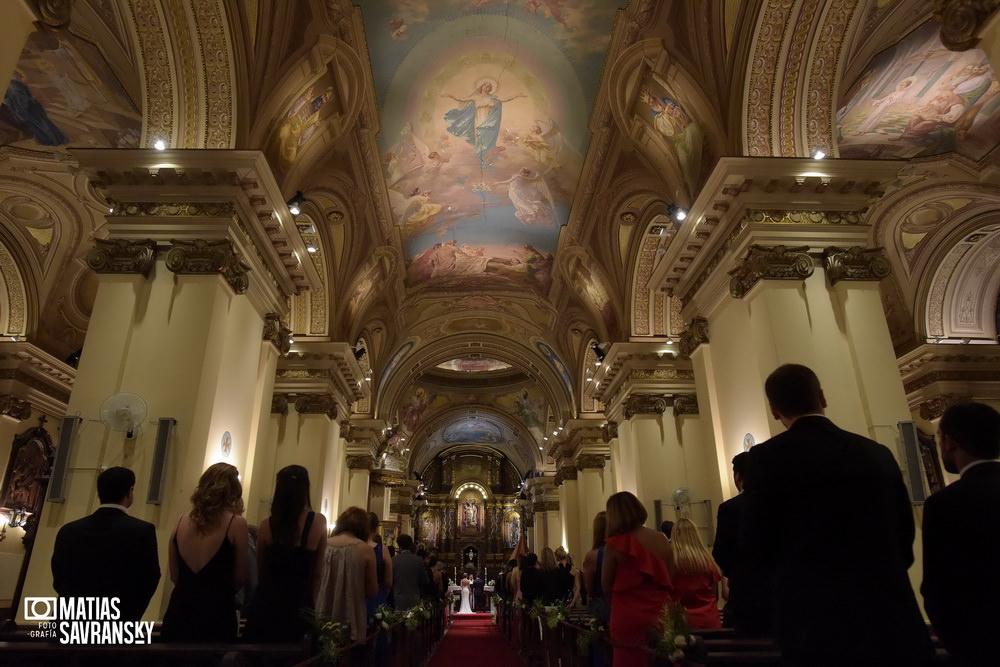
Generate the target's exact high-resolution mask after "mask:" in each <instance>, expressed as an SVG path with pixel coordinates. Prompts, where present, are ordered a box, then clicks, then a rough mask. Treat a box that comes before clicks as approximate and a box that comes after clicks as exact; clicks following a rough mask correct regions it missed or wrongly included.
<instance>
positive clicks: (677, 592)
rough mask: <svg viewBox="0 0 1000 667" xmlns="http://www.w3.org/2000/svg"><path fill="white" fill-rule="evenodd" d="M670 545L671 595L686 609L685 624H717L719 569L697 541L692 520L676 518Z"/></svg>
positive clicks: (719, 622)
mask: <svg viewBox="0 0 1000 667" xmlns="http://www.w3.org/2000/svg"><path fill="white" fill-rule="evenodd" d="M670 546H671V547H673V567H672V568H671V569H670V579H671V581H672V582H673V585H674V599H675V600H677V601H678V602H680V603H681V604H682V605H684V609H686V610H687V620H688V626H689V627H691V628H698V629H700V630H709V629H713V630H714V629H717V628H721V627H722V616H720V615H719V597H718V594H717V592H716V591H717V590H718V585H719V581H720V580H721V579H722V573H721V572H720V571H719V566H718V565H716V564H715V561H714V560H713V559H712V554H710V553H708V549H707V548H706V547H705V543H704V542H702V541H701V536H700V535H699V534H698V527H697V526H695V525H694V522H692V521H691V520H690V519H686V518H681V519H678V520H677V524H676V525H675V526H674V537H673V539H672V540H671V541H670Z"/></svg>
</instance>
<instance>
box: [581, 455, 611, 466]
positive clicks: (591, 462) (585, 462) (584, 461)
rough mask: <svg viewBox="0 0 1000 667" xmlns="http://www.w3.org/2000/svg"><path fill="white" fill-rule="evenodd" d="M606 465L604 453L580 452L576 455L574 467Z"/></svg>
mask: <svg viewBox="0 0 1000 667" xmlns="http://www.w3.org/2000/svg"><path fill="white" fill-rule="evenodd" d="M606 465H607V457H605V456H604V454H581V455H580V456H577V457H576V469H577V470H588V469H591V470H593V469H597V470H600V469H603V468H604V467H605V466H606Z"/></svg>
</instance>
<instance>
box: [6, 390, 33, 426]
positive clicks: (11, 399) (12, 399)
mask: <svg viewBox="0 0 1000 667" xmlns="http://www.w3.org/2000/svg"><path fill="white" fill-rule="evenodd" d="M30 416H31V403H29V402H28V401H22V400H21V399H20V398H18V397H16V396H13V395H11V394H0V417H11V418H13V419H16V420H18V421H24V420H25V419H27V418H28V417H30Z"/></svg>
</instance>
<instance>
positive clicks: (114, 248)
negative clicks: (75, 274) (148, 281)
mask: <svg viewBox="0 0 1000 667" xmlns="http://www.w3.org/2000/svg"><path fill="white" fill-rule="evenodd" d="M86 262H87V266H89V267H90V268H91V269H93V270H94V271H97V272H98V273H138V274H139V275H141V276H143V277H146V276H149V272H150V271H151V270H152V268H153V265H154V264H155V263H156V242H155V241H153V240H151V239H147V240H145V241H130V240H128V239H94V247H93V248H91V249H90V250H89V251H88V252H87V257H86Z"/></svg>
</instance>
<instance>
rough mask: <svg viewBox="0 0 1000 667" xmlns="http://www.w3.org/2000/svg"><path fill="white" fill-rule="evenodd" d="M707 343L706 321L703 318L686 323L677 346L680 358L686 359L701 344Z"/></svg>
mask: <svg viewBox="0 0 1000 667" xmlns="http://www.w3.org/2000/svg"><path fill="white" fill-rule="evenodd" d="M707 342H708V320H706V319H705V318H704V317H696V318H694V319H693V320H691V321H690V322H688V325H687V329H685V331H684V333H682V334H681V340H680V344H679V345H678V347H679V348H680V349H679V352H680V355H681V357H684V358H687V357H690V356H691V353H692V352H694V351H695V350H696V349H698V346H699V345H701V344H702V343H707Z"/></svg>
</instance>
